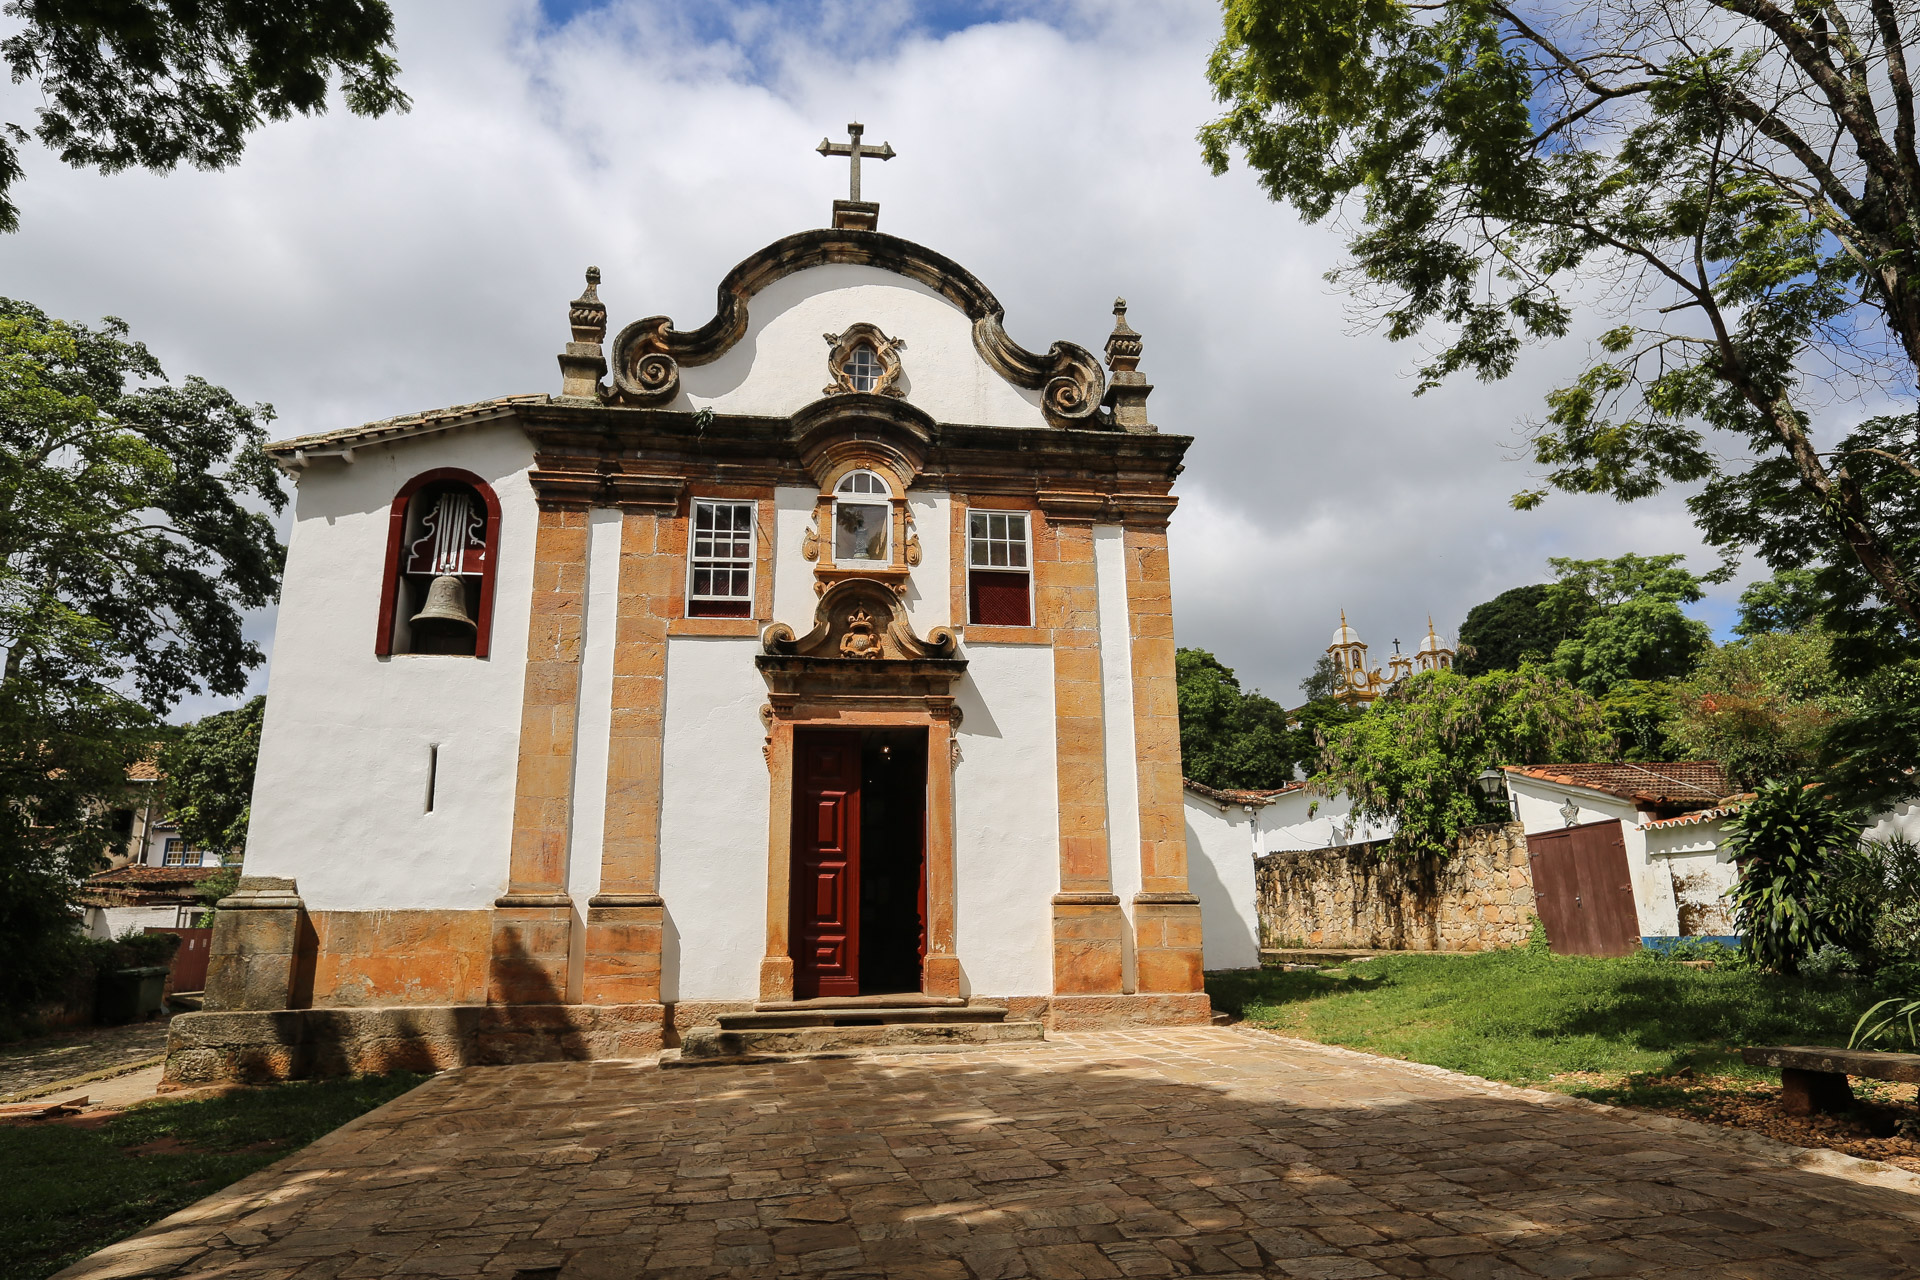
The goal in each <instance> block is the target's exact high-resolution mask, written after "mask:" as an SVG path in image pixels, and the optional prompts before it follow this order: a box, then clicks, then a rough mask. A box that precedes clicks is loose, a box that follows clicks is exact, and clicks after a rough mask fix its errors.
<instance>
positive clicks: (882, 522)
mask: <svg viewBox="0 0 1920 1280" xmlns="http://www.w3.org/2000/svg"><path fill="white" fill-rule="evenodd" d="M892 498H893V490H892V488H890V487H889V486H888V484H887V482H886V481H885V480H882V479H881V478H880V477H879V476H877V475H875V474H874V473H873V472H871V471H850V472H848V473H847V474H846V475H845V476H844V477H842V478H841V481H840V483H839V484H837V485H835V486H834V490H833V558H834V562H835V563H845V562H846V561H849V560H878V561H880V562H882V563H885V562H886V560H887V557H888V555H889V554H890V552H891V550H892V539H893V502H892Z"/></svg>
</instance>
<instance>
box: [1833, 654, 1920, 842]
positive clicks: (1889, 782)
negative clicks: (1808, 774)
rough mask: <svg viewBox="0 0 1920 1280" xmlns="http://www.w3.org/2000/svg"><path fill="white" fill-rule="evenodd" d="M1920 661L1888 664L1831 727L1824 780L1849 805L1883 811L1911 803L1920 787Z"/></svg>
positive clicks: (1867, 681)
mask: <svg viewBox="0 0 1920 1280" xmlns="http://www.w3.org/2000/svg"><path fill="white" fill-rule="evenodd" d="M1916 744H1920V661H1915V660H1911V659H1910V660H1908V661H1906V662H1901V663H1896V664H1893V665H1891V666H1885V667H1882V668H1880V669H1879V670H1877V671H1875V672H1873V673H1872V674H1871V675H1869V676H1867V677H1866V678H1865V679H1864V680H1862V681H1860V682H1859V684H1858V685H1857V686H1856V687H1855V689H1854V692H1853V697H1852V698H1851V699H1850V700H1849V702H1848V703H1847V705H1846V706H1845V707H1844V708H1843V710H1842V712H1841V714H1840V716H1839V717H1838V718H1837V719H1836V720H1835V721H1834V722H1833V723H1832V724H1831V725H1830V726H1829V727H1828V729H1827V733H1826V739H1825V742H1824V744H1823V748H1822V751H1821V771H1820V777H1821V779H1822V780H1823V781H1824V783H1825V784H1826V787H1827V789H1828V790H1830V791H1831V792H1833V794H1834V795H1836V796H1838V797H1840V798H1841V799H1843V800H1844V801H1846V802H1847V803H1849V804H1853V805H1858V806H1862V807H1866V808H1879V807H1881V806H1884V805H1888V804H1892V803H1894V802H1896V801H1900V800H1911V799H1912V798H1913V797H1914V793H1915V792H1916V791H1920V785H1917V784H1916V782H1915V777H1916V775H1915V773H1914V766H1915V762H1916V761H1920V750H1916Z"/></svg>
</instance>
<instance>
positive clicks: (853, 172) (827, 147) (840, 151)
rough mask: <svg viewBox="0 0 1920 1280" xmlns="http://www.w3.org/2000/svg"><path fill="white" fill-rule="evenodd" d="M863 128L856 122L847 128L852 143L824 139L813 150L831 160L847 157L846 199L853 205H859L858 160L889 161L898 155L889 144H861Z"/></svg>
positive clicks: (863, 126)
mask: <svg viewBox="0 0 1920 1280" xmlns="http://www.w3.org/2000/svg"><path fill="white" fill-rule="evenodd" d="M865 128H866V126H865V125H863V124H861V123H860V122H859V121H858V120H856V121H854V122H853V123H852V124H850V125H848V126H847V135H848V137H850V138H852V139H853V141H851V142H829V141H827V140H826V139H825V138H822V139H820V145H819V146H818V147H817V148H815V150H817V151H819V153H820V154H821V155H823V156H826V157H827V158H828V159H832V158H833V157H834V156H845V157H847V161H848V163H847V170H848V180H847V192H848V194H847V199H848V200H850V201H852V202H853V203H855V204H858V203H860V158H861V157H862V156H866V157H869V158H871V159H874V160H891V159H893V157H894V156H895V155H897V154H899V153H898V152H896V151H895V150H894V149H893V144H892V143H890V142H883V143H881V144H880V145H879V146H877V147H874V146H868V145H866V144H865V143H862V142H861V141H860V134H861V132H862V131H863V130H864V129H865Z"/></svg>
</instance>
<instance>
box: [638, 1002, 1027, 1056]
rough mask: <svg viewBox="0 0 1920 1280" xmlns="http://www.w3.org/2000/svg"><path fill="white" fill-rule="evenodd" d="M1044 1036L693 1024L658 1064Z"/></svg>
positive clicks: (1006, 1028)
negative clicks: (727, 1026)
mask: <svg viewBox="0 0 1920 1280" xmlns="http://www.w3.org/2000/svg"><path fill="white" fill-rule="evenodd" d="M1002 1012H1003V1013H1004V1010H1003V1011H1002ZM1045 1039H1046V1035H1045V1029H1044V1028H1043V1027H1042V1026H1041V1025H1040V1024H1039V1023H1038V1022H935V1023H926V1022H891V1023H887V1024H885V1025H882V1026H856V1027H846V1026H838V1027H832V1026H829V1027H768V1028H753V1029H748V1030H739V1031H734V1030H728V1029H726V1028H722V1027H695V1028H693V1029H692V1030H691V1031H688V1032H687V1033H686V1035H685V1036H684V1037H683V1038H682V1039H681V1041H680V1048H679V1050H678V1051H677V1052H676V1051H674V1050H671V1049H669V1050H668V1051H667V1052H666V1053H663V1054H661V1055H660V1065H661V1066H663V1067H694V1066H702V1065H710V1064H711V1065H717V1064H720V1063H727V1062H779V1061H790V1060H794V1059H802V1058H809V1057H820V1056H826V1055H831V1056H836V1057H838V1056H844V1055H847V1054H858V1053H958V1052H963V1051H965V1050H968V1049H977V1048H981V1047H983V1046H986V1045H993V1046H995V1047H1005V1046H1008V1045H1017V1044H1038V1043H1041V1042H1042V1041H1044V1040H1045Z"/></svg>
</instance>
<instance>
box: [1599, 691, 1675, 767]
mask: <svg viewBox="0 0 1920 1280" xmlns="http://www.w3.org/2000/svg"><path fill="white" fill-rule="evenodd" d="M1675 710H1676V703H1675V700H1674V685H1673V683H1672V682H1671V681H1668V680H1621V681H1619V682H1618V683H1616V684H1615V685H1614V686H1613V687H1612V688H1610V689H1608V690H1607V692H1606V693H1605V695H1603V696H1602V697H1601V699H1600V714H1601V715H1602V716H1604V717H1605V719H1606V722H1607V729H1608V731H1609V732H1610V733H1612V734H1613V741H1614V750H1615V751H1616V752H1618V754H1619V757H1620V759H1622V760H1672V759H1675V758H1676V756H1678V755H1682V754H1684V753H1683V752H1682V751H1681V750H1680V749H1679V748H1678V747H1676V746H1675V745H1674V743H1673V741H1672V739H1671V737H1670V736H1669V734H1668V732H1667V728H1668V725H1669V724H1670V723H1671V722H1672V720H1673V716H1674V712H1675Z"/></svg>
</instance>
